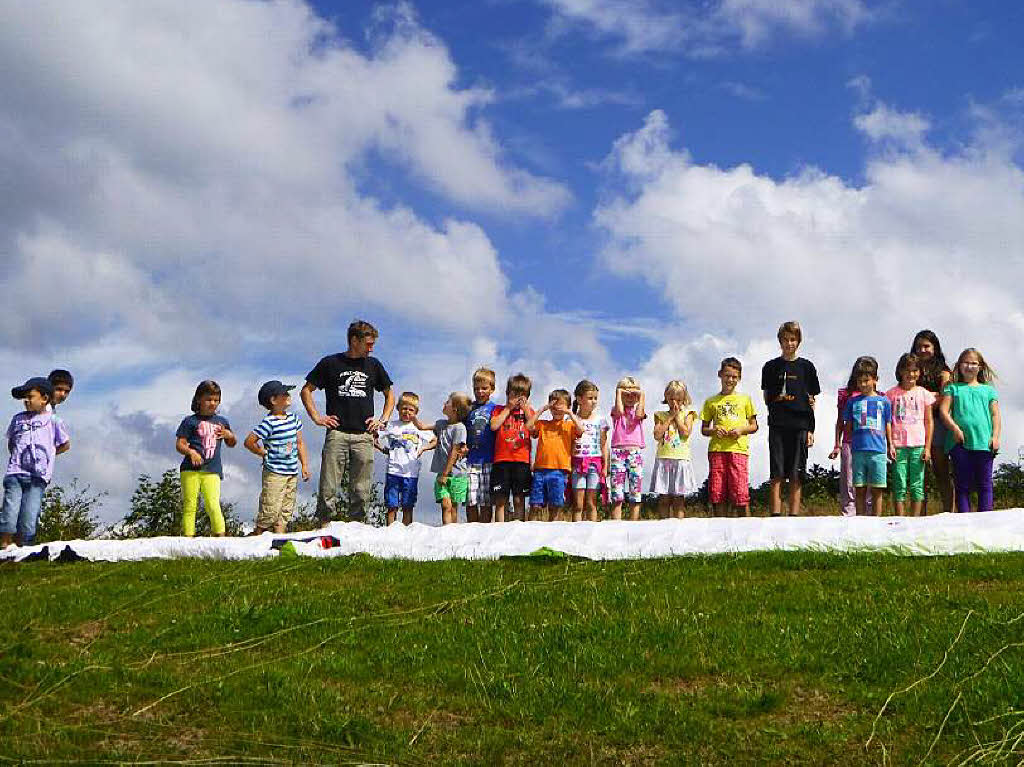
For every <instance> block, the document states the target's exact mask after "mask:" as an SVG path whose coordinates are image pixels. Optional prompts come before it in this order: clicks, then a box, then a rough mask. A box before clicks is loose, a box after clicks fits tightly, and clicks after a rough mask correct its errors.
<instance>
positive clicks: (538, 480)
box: [530, 469, 569, 507]
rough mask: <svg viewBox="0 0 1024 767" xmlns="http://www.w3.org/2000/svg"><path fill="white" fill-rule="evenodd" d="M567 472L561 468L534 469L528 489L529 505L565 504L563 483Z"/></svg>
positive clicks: (565, 481) (566, 480) (560, 505)
mask: <svg viewBox="0 0 1024 767" xmlns="http://www.w3.org/2000/svg"><path fill="white" fill-rule="evenodd" d="M568 479H569V472H567V471H563V470H562V469H534V470H533V487H532V488H531V489H530V505H531V506H558V507H562V506H565V485H566V483H567V482H568Z"/></svg>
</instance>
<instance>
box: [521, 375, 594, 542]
mask: <svg viewBox="0 0 1024 767" xmlns="http://www.w3.org/2000/svg"><path fill="white" fill-rule="evenodd" d="M548 410H550V411H551V418H550V419H548V420H546V421H539V420H538V419H539V418H540V416H541V413H543V412H545V411H548ZM526 428H527V429H529V430H530V434H531V435H532V436H534V437H536V438H537V455H536V456H535V457H534V460H533V486H532V488H531V490H530V518H531V519H537V520H543V519H544V518H545V517H546V518H547V520H548V521H549V522H556V521H557V522H560V521H564V517H563V515H562V509H563V508H564V507H565V487H566V484H567V483H568V481H569V470H570V469H571V468H572V445H573V441H574V440H575V439H576V438H577V437H579V436H582V434H583V431H584V424H583V422H582V421H581V420H580V418H579V416H578V415H576V414H575V413H573V412H572V397H571V396H569V392H567V391H566V390H565V389H555V390H554V391H553V392H551V394H549V395H548V404H546V405H545V406H544V407H542V408H541V409H540V410H538V411H537V412H536V413H534V414H533V417H532V418H530V419H529V420H528V421H527V422H526ZM545 507H547V513H546V514H545V513H544V511H543V509H544V508H545Z"/></svg>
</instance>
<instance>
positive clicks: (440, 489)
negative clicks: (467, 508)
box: [434, 476, 469, 503]
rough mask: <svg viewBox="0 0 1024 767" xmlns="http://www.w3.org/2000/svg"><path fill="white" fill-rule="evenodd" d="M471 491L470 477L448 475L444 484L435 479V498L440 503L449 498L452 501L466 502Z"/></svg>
mask: <svg viewBox="0 0 1024 767" xmlns="http://www.w3.org/2000/svg"><path fill="white" fill-rule="evenodd" d="M468 493H469V477H465V476H460V477H448V479H446V480H445V481H444V483H443V484H442V483H441V482H440V481H439V480H436V479H435V480H434V500H435V501H437V502H438V503H440V502H441V501H443V500H444V499H445V498H448V499H449V500H450V501H451V502H452V503H465V502H466V495H467V494H468Z"/></svg>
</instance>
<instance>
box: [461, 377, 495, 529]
mask: <svg viewBox="0 0 1024 767" xmlns="http://www.w3.org/2000/svg"><path fill="white" fill-rule="evenodd" d="M494 384H495V376H494V371H493V370H491V369H490V368H483V367H481V368H477V369H476V370H474V371H473V397H474V401H473V405H472V407H470V409H469V415H468V416H467V417H466V439H467V440H468V445H469V454H468V455H467V456H466V462H467V465H468V466H469V475H468V476H469V490H468V491H467V495H466V521H467V522H490V521H491V516H492V514H493V511H494V510H493V508H492V506H491V467H492V466H493V465H494V432H493V431H491V416H492V415H494V408H495V407H497V405H495V404H494V403H493V402H491V395H493V394H494Z"/></svg>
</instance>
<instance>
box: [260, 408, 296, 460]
mask: <svg viewBox="0 0 1024 767" xmlns="http://www.w3.org/2000/svg"><path fill="white" fill-rule="evenodd" d="M301 428H302V421H300V420H299V417H298V416H297V415H295V413H285V414H284V415H283V416H274V415H269V414H268V415H267V416H266V417H265V418H264V419H263V420H262V421H260V422H259V424H257V426H256V428H255V429H253V430H252V433H253V434H255V435H256V436H257V437H259V438H260V441H261V442H262V443H263V449H264V450H266V451H267V455H266V457H264V459H263V467H264V468H265V469H267V471H272V472H274V473H275V474H298V473H299V430H300V429H301Z"/></svg>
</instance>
